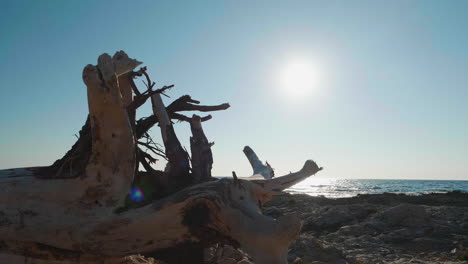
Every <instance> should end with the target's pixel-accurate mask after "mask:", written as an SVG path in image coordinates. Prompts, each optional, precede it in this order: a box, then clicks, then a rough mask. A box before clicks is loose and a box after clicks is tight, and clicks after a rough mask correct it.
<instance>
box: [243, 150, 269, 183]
mask: <svg viewBox="0 0 468 264" xmlns="http://www.w3.org/2000/svg"><path fill="white" fill-rule="evenodd" d="M243 151H244V154H245V156H246V157H247V159H248V160H249V163H250V165H251V166H252V169H253V175H262V176H263V178H265V179H271V178H273V176H274V172H273V169H272V168H271V167H270V166H268V165H266V164H263V162H262V161H261V160H260V159H259V158H258V156H257V154H256V153H255V151H253V149H252V148H251V147H249V146H245V147H244V150H243Z"/></svg>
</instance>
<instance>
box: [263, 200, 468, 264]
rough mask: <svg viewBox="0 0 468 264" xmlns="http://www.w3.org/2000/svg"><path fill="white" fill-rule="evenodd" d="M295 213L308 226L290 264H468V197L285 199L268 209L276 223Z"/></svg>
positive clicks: (302, 232) (277, 201) (290, 256)
mask: <svg viewBox="0 0 468 264" xmlns="http://www.w3.org/2000/svg"><path fill="white" fill-rule="evenodd" d="M291 212H296V213H298V214H299V215H300V216H301V217H302V219H303V220H304V225H303V228H302V231H301V234H300V236H299V237H298V239H297V240H296V242H294V244H293V245H291V247H290V252H289V256H288V260H289V262H290V263H316V264H318V263H372V264H377V263H468V250H467V248H468V193H462V192H449V193H444V194H442V193H432V194H424V195H414V196H413V195H404V194H391V193H384V194H372V195H358V196H356V197H352V198H339V199H329V198H325V197H311V196H308V195H297V194H296V195H291V194H284V195H281V196H278V197H276V198H275V199H273V200H272V201H271V202H269V203H268V204H266V205H265V208H264V214H266V215H270V216H272V217H275V218H277V217H280V216H281V215H284V214H287V213H291Z"/></svg>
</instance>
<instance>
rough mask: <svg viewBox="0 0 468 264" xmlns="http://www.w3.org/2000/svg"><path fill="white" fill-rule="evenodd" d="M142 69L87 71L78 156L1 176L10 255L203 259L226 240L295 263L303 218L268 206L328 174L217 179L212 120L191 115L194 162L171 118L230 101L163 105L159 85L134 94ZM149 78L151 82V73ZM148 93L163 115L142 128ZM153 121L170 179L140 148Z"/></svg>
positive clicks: (3, 237)
mask: <svg viewBox="0 0 468 264" xmlns="http://www.w3.org/2000/svg"><path fill="white" fill-rule="evenodd" d="M140 64H141V62H139V61H137V60H133V59H130V58H129V57H128V56H127V55H126V54H125V53H124V52H123V51H120V52H117V53H116V54H115V55H114V56H112V57H111V56H109V55H107V54H103V55H101V56H100V57H99V59H98V63H97V65H96V66H93V65H88V66H86V67H85V69H84V71H83V80H84V83H85V84H86V86H87V89H88V105H89V118H88V121H87V124H86V125H85V126H84V127H83V129H82V133H80V138H79V139H78V141H77V143H76V144H75V145H74V147H73V148H72V150H70V151H69V152H68V153H67V154H66V155H65V156H64V158H62V159H60V160H58V161H56V162H55V163H54V164H53V165H51V166H47V167H31V168H16V169H7V170H0V188H1V192H0V252H1V253H7V254H16V255H21V256H25V257H28V258H30V259H33V260H34V261H36V262H38V263H40V262H41V261H43V262H44V261H45V262H47V263H78V262H79V263H112V261H115V260H119V259H122V258H124V257H126V256H129V255H135V254H141V255H144V256H148V257H156V258H160V259H163V260H165V261H166V262H168V263H183V262H182V260H181V257H183V258H185V259H187V258H189V259H191V262H190V263H202V261H203V258H202V257H200V256H202V255H200V254H201V252H203V248H205V247H208V246H210V245H212V244H215V243H222V244H228V245H232V246H234V247H238V248H241V249H243V250H244V251H245V252H246V253H248V254H249V255H250V256H251V257H252V259H253V260H254V262H255V263H258V264H267V263H269V264H271V263H273V264H274V263H286V255H287V250H288V246H289V244H290V243H291V242H292V241H293V240H294V238H295V237H296V235H297V234H298V232H299V230H300V227H301V221H300V219H299V218H298V217H297V216H296V215H287V216H284V217H282V218H280V219H278V220H275V219H272V218H270V217H267V216H264V215H262V213H261V208H262V204H263V203H265V202H266V201H268V200H269V199H271V197H272V195H274V194H275V193H277V192H280V191H282V190H284V189H286V188H288V187H290V186H292V185H293V184H295V183H297V182H298V181H300V180H303V179H305V178H307V177H309V176H310V175H313V174H315V173H317V172H318V171H319V170H321V168H319V167H318V166H317V165H316V164H315V162H313V161H310V160H309V161H307V162H306V163H305V165H304V167H303V168H302V169H301V170H300V171H298V172H296V173H292V174H289V175H285V176H282V177H276V178H273V179H250V180H242V179H221V180H216V179H214V178H212V177H211V167H212V163H213V157H212V153H211V149H210V147H211V143H209V141H208V139H207V138H206V136H205V134H204V132H203V130H202V127H201V121H202V118H200V117H198V116H196V115H194V116H193V117H192V118H188V117H184V118H183V119H185V120H184V121H187V122H189V123H190V125H191V129H192V134H193V135H192V139H191V148H192V151H191V153H192V158H191V159H190V157H189V155H188V153H187V152H186V151H185V150H184V149H183V147H182V146H181V144H180V142H179V140H178V139H177V136H176V134H175V131H174V129H173V127H172V122H171V118H176V119H180V115H181V114H180V113H178V112H180V111H194V110H195V111H216V110H224V109H227V108H228V107H229V104H221V105H218V106H201V105H198V103H199V102H198V101H195V100H192V99H191V98H190V97H189V96H185V97H181V98H179V99H177V100H176V101H175V103H173V104H170V105H169V106H168V107H165V106H164V103H163V101H162V98H161V95H160V92H157V93H155V92H154V91H152V90H151V88H152V86H153V85H154V84H153V83H151V82H150V81H148V83H147V85H148V86H147V88H148V90H147V91H146V92H144V93H140V92H135V91H138V90H137V89H136V88H135V84H134V83H133V81H132V78H133V77H132V76H137V75H135V72H133V70H134V69H135V67H137V66H138V65H140ZM140 72H143V73H144V74H145V76H147V75H146V68H142V69H140ZM131 77H132V78H131ZM148 80H149V77H148ZM161 92H162V91H161ZM133 94H135V96H133ZM145 94H151V96H150V97H151V102H152V106H153V110H154V113H153V116H154V118H152V119H151V122H148V121H147V122H145V125H144V127H142V125H141V124H142V123H141V122H140V123H139V122H138V121H136V120H135V111H134V110H136V109H133V110H131V111H130V110H129V107H130V106H132V107H133V106H137V105H138V104H140V102H138V104H133V103H132V102H133V100H136V98H137V97H138V96H144V95H145ZM140 98H141V97H140ZM171 105H172V106H171ZM130 108H131V107H130ZM136 108H137V107H136ZM182 116H183V115H182ZM210 117H211V116H210ZM150 118H151V117H150ZM145 120H147V119H145ZM155 124H159V126H160V131H161V137H162V139H163V140H162V141H163V144H164V151H162V152H163V153H159V152H158V153H159V154H160V155H163V156H164V157H165V158H167V159H168V163H167V164H168V165H167V166H166V169H165V170H164V171H158V170H155V169H153V168H152V167H151V164H150V162H148V160H149V161H151V162H155V161H156V159H155V158H153V157H152V156H151V154H150V152H145V151H144V150H143V149H141V148H140V147H145V146H144V145H145V144H139V142H138V139H139V138H140V137H141V136H143V134H146V133H147V131H148V130H149V128H150V127H151V126H153V125H155ZM139 126H140V127H139ZM142 131H144V132H142ZM140 143H141V142H140ZM146 145H147V146H146V147H148V146H149V145H148V144H146ZM150 148H151V147H150ZM154 151H155V152H157V150H154ZM73 164H75V165H73ZM139 164H142V165H143V168H145V171H140V170H139V169H138V168H139ZM174 252H178V253H177V254H174ZM181 252H182V253H181ZM185 263H186V262H185Z"/></svg>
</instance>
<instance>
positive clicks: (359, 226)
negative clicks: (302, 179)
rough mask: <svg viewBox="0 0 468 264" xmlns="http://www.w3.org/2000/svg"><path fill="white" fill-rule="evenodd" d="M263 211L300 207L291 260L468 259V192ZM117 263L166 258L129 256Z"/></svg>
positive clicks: (366, 263)
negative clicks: (301, 225)
mask: <svg viewBox="0 0 468 264" xmlns="http://www.w3.org/2000/svg"><path fill="white" fill-rule="evenodd" d="M263 211H264V214H266V215H269V216H271V217H274V218H279V217H281V216H283V215H285V214H288V213H297V214H299V215H300V217H301V218H302V219H303V227H302V230H301V233H300V235H299V237H298V238H297V239H296V241H295V242H294V243H293V244H292V245H291V246H290V251H289V253H288V262H289V263H294V264H325V263H327V264H346V263H349V264H380V263H400V264H403V263H447V264H449V263H457V264H459V263H468V250H467V248H468V193H463V192H458V191H455V192H449V193H444V194H442V193H433V194H424V195H417V196H413V195H404V194H392V193H384V194H369V195H358V196H356V197H351V198H337V199H330V198H325V197H312V196H308V195H305V194H288V193H285V194H282V195H279V196H275V198H274V199H273V200H272V201H270V202H268V203H267V204H265V206H264V208H263ZM205 256H206V263H209V264H249V263H252V262H251V260H250V259H249V257H248V256H247V255H245V254H244V253H243V252H242V251H240V250H236V249H234V248H232V247H230V246H219V245H218V246H214V247H211V248H209V249H206V251H205ZM18 258H19V257H17V259H18ZM0 259H1V258H0ZM9 263H15V262H14V261H13V262H9ZM17 263H24V261H23V262H20V261H18V262H17ZM118 263H119V264H123V263H125V264H128V263H132V264H135V263H139V264H142V263H145V264H149V263H152V264H155V263H158V264H159V263H164V262H162V261H158V260H154V259H152V258H143V257H141V256H130V257H127V258H126V259H125V260H124V261H122V262H118ZM187 263H190V262H187Z"/></svg>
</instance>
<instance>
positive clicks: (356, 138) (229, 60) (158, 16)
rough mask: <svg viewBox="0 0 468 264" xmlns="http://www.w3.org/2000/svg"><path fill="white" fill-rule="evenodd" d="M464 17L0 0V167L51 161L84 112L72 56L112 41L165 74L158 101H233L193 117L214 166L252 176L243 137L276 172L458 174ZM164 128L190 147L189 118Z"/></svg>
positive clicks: (426, 10)
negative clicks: (305, 73)
mask: <svg viewBox="0 0 468 264" xmlns="http://www.w3.org/2000/svg"><path fill="white" fill-rule="evenodd" d="M467 13H468V1H462V0H458V1H457V0H453V1H344V0H343V1H90V0H82V1H58V0H57V1H45V0H44V1H23V0H17V1H3V2H2V7H1V8H0V36H1V40H2V41H0V59H1V63H0V78H1V80H2V84H1V86H0V89H1V96H0V121H1V122H0V169H6V168H11V167H22V166H33V165H48V164H50V163H52V162H53V161H54V160H55V159H57V158H60V157H61V156H62V155H63V154H64V153H65V152H66V151H67V150H68V149H69V148H70V147H71V145H72V144H73V143H74V142H75V141H76V137H75V136H74V135H75V134H78V131H79V130H80V128H81V126H82V125H83V123H84V121H85V119H86V115H87V101H86V88H85V86H84V84H83V82H82V79H81V73H82V69H83V67H84V66H85V65H86V64H89V63H91V64H96V60H97V57H98V56H99V55H100V54H101V53H103V52H108V53H110V54H113V53H114V52H115V51H118V50H125V51H126V52H127V53H128V54H129V55H130V56H131V57H133V58H136V59H138V60H140V61H143V62H144V63H145V65H146V66H148V68H149V72H150V74H151V75H152V76H153V79H154V80H156V82H157V86H162V85H165V84H175V85H176V87H175V89H173V90H172V91H170V92H169V95H170V96H171V97H172V98H171V99H164V100H165V102H166V103H170V102H171V100H173V99H176V98H178V97H179V96H180V95H183V94H190V95H192V97H193V98H194V99H198V100H201V101H202V103H204V104H218V103H223V102H229V103H230V104H231V108H230V109H228V110H227V111H222V112H215V113H213V119H212V120H210V121H209V122H205V123H204V128H205V132H206V134H207V136H208V138H209V140H211V141H214V142H215V143H216V144H215V145H214V147H213V153H214V168H213V174H214V175H230V174H231V171H233V170H235V171H236V172H237V174H238V175H243V176H248V175H250V174H251V168H250V166H249V164H248V162H247V159H246V158H245V157H244V154H243V153H242V148H243V147H244V145H250V146H251V147H252V148H253V149H254V150H255V151H256V152H257V154H258V155H259V156H260V158H261V159H263V160H265V159H266V160H268V162H269V163H270V164H272V166H273V167H274V168H275V169H276V172H277V174H278V175H279V174H284V173H288V172H289V171H295V170H297V169H299V168H300V167H301V166H302V165H303V162H304V161H305V160H306V159H313V160H315V161H316V162H317V163H318V164H319V165H320V166H324V167H325V170H324V171H322V172H320V173H319V174H318V175H317V176H319V177H335V178H387V179H391V178H399V179H402V178H403V179H458V180H468V48H467V47H468V16H467V15H466V14H467ZM298 61H299V62H300V63H305V64H307V65H311V67H312V68H313V69H314V71H313V72H312V73H311V76H312V77H310V76H309V77H310V78H312V79H313V80H312V81H310V80H309V82H310V87H309V86H308V88H307V89H308V91H307V93H304V94H295V92H294V87H287V86H288V85H285V84H284V80H280V79H281V78H282V77H281V76H283V75H284V73H285V72H286V71H288V69H289V68H288V67H290V65H292V64H294V63H295V62H298ZM299 77H301V76H299ZM299 79H300V78H299ZM294 84H296V83H294ZM149 114H150V108H149V107H146V108H144V109H142V110H141V111H140V112H139V116H148V115H149ZM176 132H177V133H178V136H179V139H180V140H181V141H182V143H183V144H184V145H185V146H186V147H187V148H189V143H188V138H189V136H190V133H189V128H188V125H187V124H186V123H179V124H176ZM152 134H153V135H154V136H155V137H159V131H158V129H157V128H153V130H152Z"/></svg>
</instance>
